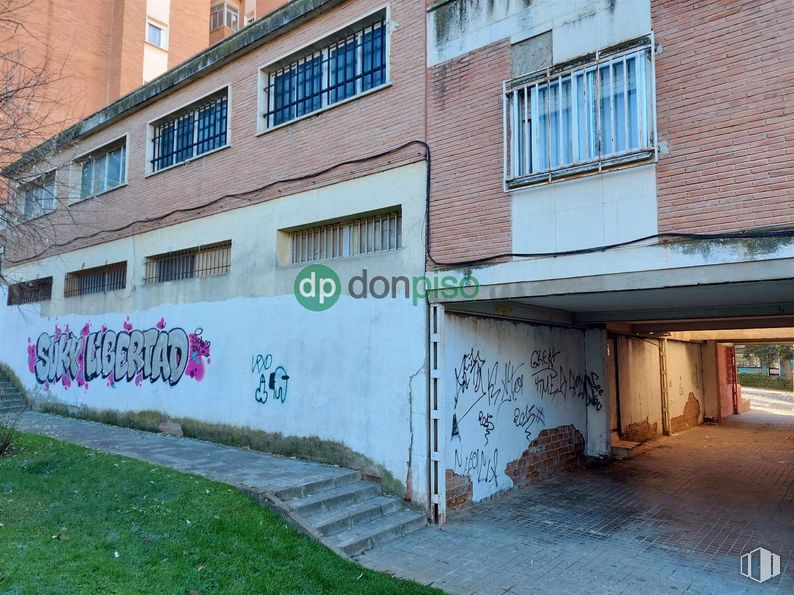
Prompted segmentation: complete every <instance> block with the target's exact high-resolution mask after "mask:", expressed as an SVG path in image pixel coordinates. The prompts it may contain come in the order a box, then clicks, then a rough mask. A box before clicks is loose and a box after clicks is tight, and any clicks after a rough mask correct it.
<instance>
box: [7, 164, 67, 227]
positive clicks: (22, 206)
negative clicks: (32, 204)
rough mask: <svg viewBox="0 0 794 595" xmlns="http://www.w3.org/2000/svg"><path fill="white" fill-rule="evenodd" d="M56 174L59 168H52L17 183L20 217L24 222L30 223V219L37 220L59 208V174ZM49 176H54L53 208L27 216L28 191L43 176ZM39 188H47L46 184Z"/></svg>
mask: <svg viewBox="0 0 794 595" xmlns="http://www.w3.org/2000/svg"><path fill="white" fill-rule="evenodd" d="M56 174H57V169H51V170H50V171H48V172H44V173H40V174H36V175H35V176H33V177H31V179H30V180H28V181H26V182H20V183H19V184H18V185H17V187H16V196H17V198H16V200H17V208H18V209H19V219H20V220H21V221H22V222H23V223H28V222H30V221H35V220H36V219H40V218H41V217H45V216H46V215H49V214H50V213H53V212H55V210H56V209H57V208H58V176H57V175H56ZM48 176H52V182H51V183H52V191H51V194H52V208H51V209H50V210H48V211H46V210H42V212H41V213H38V214H36V215H33V216H32V217H27V216H26V215H25V212H26V210H27V209H26V205H27V192H28V190H29V188H30V187H32V186H34V185H35V184H36V183H37V181H38V180H40V179H42V178H45V177H48ZM47 185H49V183H48V184H47ZM39 189H41V190H46V186H39Z"/></svg>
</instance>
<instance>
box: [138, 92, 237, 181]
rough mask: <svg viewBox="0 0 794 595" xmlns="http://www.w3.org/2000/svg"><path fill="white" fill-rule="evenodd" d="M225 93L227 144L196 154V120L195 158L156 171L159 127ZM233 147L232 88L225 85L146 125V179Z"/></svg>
mask: <svg viewBox="0 0 794 595" xmlns="http://www.w3.org/2000/svg"><path fill="white" fill-rule="evenodd" d="M223 93H225V94H226V142H225V143H224V144H223V145H220V146H218V147H215V148H213V149H210V150H209V151H206V152H204V153H200V154H196V153H195V147H196V146H197V139H196V136H197V129H196V128H195V120H194V130H193V145H192V147H193V150H194V151H193V156H192V157H188V158H187V159H185V160H183V161H175V162H174V163H171V164H170V165H166V166H164V167H161V168H160V169H154V164H153V160H154V148H153V146H152V143H153V141H154V136H155V130H156V129H157V127H158V126H160V125H162V124H164V123H165V122H167V121H169V120H176V119H178V118H180V117H182V116H184V115H186V114H188V113H189V112H191V111H193V112H196V111H197V110H196V108H198V107H200V106H201V105H202V104H205V103H207V102H209V101H210V100H211V99H212V98H213V97H214V96H216V95H217V96H221V95H223ZM231 146H232V86H231V85H229V84H226V85H223V86H221V87H218V88H217V89H215V90H213V91H210V92H209V93H206V94H205V95H202V96H201V97H200V98H199V99H197V100H192V101H187V102H185V103H184V104H182V105H181V106H179V107H177V108H176V109H173V110H171V111H170V112H168V113H167V114H165V115H163V116H159V117H157V118H155V119H153V120H150V121H149V122H147V123H146V155H145V159H146V163H145V168H144V171H145V174H144V177H147V178H148V177H149V176H154V175H157V174H159V173H162V172H164V171H168V170H171V169H174V168H175V167H180V166H182V165H187V164H188V163H191V162H193V161H195V160H197V159H203V158H204V157H207V156H208V155H212V154H213V153H217V152H218V151H222V150H224V149H228V148H229V147H231ZM174 153H175V154H176V153H177V151H176V150H175V151H174Z"/></svg>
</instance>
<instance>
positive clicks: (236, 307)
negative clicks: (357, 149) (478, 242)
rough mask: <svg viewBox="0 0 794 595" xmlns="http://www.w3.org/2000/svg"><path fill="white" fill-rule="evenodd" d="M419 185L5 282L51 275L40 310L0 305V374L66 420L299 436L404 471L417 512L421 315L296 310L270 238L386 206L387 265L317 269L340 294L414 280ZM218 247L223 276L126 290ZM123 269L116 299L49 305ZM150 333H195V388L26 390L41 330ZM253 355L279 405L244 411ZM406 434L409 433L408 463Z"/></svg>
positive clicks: (109, 251) (221, 220)
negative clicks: (222, 249) (168, 255)
mask: <svg viewBox="0 0 794 595" xmlns="http://www.w3.org/2000/svg"><path fill="white" fill-rule="evenodd" d="M424 171H425V170H424V165H423V164H415V165H409V166H404V167H401V168H397V169H393V170H390V171H387V172H383V173H381V174H375V175H372V176H367V177H365V178H359V179H356V180H351V181H348V182H343V183H340V184H336V185H333V186H329V187H326V188H322V189H317V190H314V191H311V192H306V193H302V194H298V195H294V196H290V197H285V198H281V199H278V200H274V201H270V202H267V203H262V204H259V205H255V206H250V207H245V208H242V209H236V210H232V211H227V212H224V213H221V214H218V215H213V216H210V217H206V218H203V219H199V220H195V221H192V222H189V223H185V224H180V225H174V226H171V227H167V228H163V229H160V230H158V231H155V232H151V233H146V234H141V235H139V236H137V237H135V238H128V239H124V240H118V241H115V242H109V243H107V244H103V245H100V246H96V247H92V248H87V249H84V250H77V251H74V252H69V253H66V254H63V255H61V256H59V257H56V258H49V259H46V260H42V261H39V262H38V263H35V264H31V265H26V266H24V267H18V268H17V269H13V270H10V271H8V275H9V277H10V278H12V279H31V278H35V277H37V276H47V275H53V277H54V287H53V299H52V300H51V302H47V303H44V304H43V305H42V306H41V307H40V306H39V305H28V306H22V307H8V306H6V305H5V302H6V296H5V294H3V295H2V296H0V299H2V302H1V303H2V305H0V328H2V329H3V338H2V341H0V361H4V362H7V363H8V364H9V365H11V366H12V368H13V369H14V370H15V371H16V373H17V374H18V375H19V376H20V378H21V379H22V381H23V382H24V383H25V385H26V386H27V387H28V388H29V389H31V390H34V391H37V392H38V394H40V395H41V396H43V397H46V398H48V399H54V400H57V401H59V402H62V403H66V404H69V405H76V406H86V407H91V408H97V409H115V410H118V411H136V410H146V409H153V410H157V411H161V412H163V413H164V414H166V415H169V416H174V417H190V418H194V419H198V420H202V421H205V422H211V423H225V424H232V425H236V426H245V427H250V428H254V429H258V430H265V431H272V432H281V433H283V434H284V435H296V436H311V435H315V436H319V437H321V438H323V439H327V440H336V441H339V442H342V443H344V444H345V445H346V446H348V447H349V448H351V449H353V450H355V451H357V452H360V453H363V454H365V455H367V456H369V457H370V458H371V459H373V460H374V461H375V462H376V463H380V464H382V465H384V466H385V467H386V468H387V469H388V470H389V471H390V472H391V473H392V474H393V475H394V476H395V477H396V478H398V479H399V480H401V481H402V482H405V480H406V476H407V472H408V464H409V460H411V461H412V476H413V486H412V487H413V496H414V499H415V501H417V502H418V503H422V502H424V500H425V498H426V483H427V475H426V465H427V456H426V455H427V453H426V442H425V440H424V439H423V438H422V436H423V434H424V429H425V428H426V424H427V419H426V410H427V403H426V394H425V393H426V391H425V390H424V387H425V383H426V378H425V376H424V374H425V368H424V366H425V358H426V331H425V324H426V311H425V308H426V306H425V304H424V303H423V301H421V300H420V301H419V304H418V305H413V303H412V301H411V300H408V299H405V298H398V299H391V298H389V299H382V300H375V299H371V298H370V299H353V298H352V297H350V296H349V295H346V291H345V292H344V293H343V295H342V296H341V298H340V299H339V301H338V302H337V303H336V304H335V305H334V306H333V307H332V308H331V309H329V310H326V311H323V312H312V311H309V310H306V309H304V308H303V307H302V306H301V305H299V303H298V302H297V300H296V299H295V297H294V294H293V283H294V280H295V276H296V274H297V273H298V272H299V271H300V270H301V269H302V268H303V267H302V266H292V265H289V266H282V265H279V264H278V259H277V249H278V245H279V234H281V233H283V232H280V231H279V230H281V229H283V228H285V227H291V226H295V225H301V224H308V223H311V222H315V221H324V220H328V219H332V218H336V217H344V216H348V215H352V214H355V213H357V212H362V211H368V210H371V209H378V208H384V207H393V206H401V207H402V213H403V246H404V247H403V248H402V249H401V250H398V251H394V252H392V253H389V254H381V255H377V254H376V255H371V256H369V257H357V258H349V259H344V260H339V261H327V262H326V264H328V265H330V266H332V267H333V268H334V269H335V270H336V272H337V273H338V274H339V276H340V278H341V280H342V283H343V284H345V283H346V282H347V280H348V279H349V278H350V277H351V276H352V275H353V274H358V273H360V272H361V270H362V268H364V267H366V268H367V269H368V270H369V273H370V276H372V275H376V274H380V275H386V276H392V275H409V276H410V275H421V274H423V271H424V252H423V247H422V239H423V235H422V230H423V215H424V179H425V173H424ZM230 238H231V239H232V241H233V243H232V264H231V272H230V273H229V274H228V275H223V276H218V277H207V278H197V279H186V280H182V281H174V282H169V283H162V284H156V285H144V284H143V283H142V278H143V271H144V268H143V267H144V259H145V257H146V256H147V255H153V254H158V253H162V252H165V251H169V250H176V249H182V248H189V247H192V246H196V245H199V244H205V243H212V242H216V241H223V240H227V239H230ZM282 241H283V238H282ZM125 259H126V260H127V261H128V279H127V287H126V289H124V290H122V291H119V292H117V293H116V294H108V295H93V296H82V297H73V298H64V297H63V286H64V279H63V277H64V274H65V272H67V271H72V270H78V269H80V268H81V267H83V266H86V267H93V266H98V265H101V264H104V263H106V262H107V263H110V262H116V261H119V260H125ZM161 319H162V320H163V321H164V324H165V329H164V330H166V331H168V330H169V329H174V328H176V327H181V328H182V329H184V330H185V331H186V332H187V333H193V332H194V331H196V329H201V338H202V339H203V340H205V341H209V342H210V346H209V351H210V355H209V357H202V358H200V364H201V365H202V366H203V368H204V372H205V374H204V378H203V379H202V380H200V381H199V380H197V379H196V378H192V377H188V375H187V373H186V374H185V375H184V376H182V377H181V379H179V381H178V382H177V383H176V384H175V385H174V386H170V385H169V384H168V383H165V382H162V381H159V380H158V381H156V382H150V381H149V380H148V379H146V378H143V379H142V382H140V383H137V382H136V381H135V380H132V381H130V382H127V381H126V380H120V381H116V382H115V383H112V384H111V383H109V382H108V380H107V379H103V378H101V377H100V378H96V379H94V380H93V381H91V382H89V383H88V385H87V387H78V386H77V382H72V384H71V386H70V387H69V388H67V387H66V386H64V383H63V381H61V382H53V383H47V384H41V383H39V382H37V380H36V377H35V375H34V373H32V372H31V370H30V367H29V360H28V345H29V341H30V344H32V345H35V343H36V341H37V338H38V337H39V335H40V334H41V333H49V334H52V333H53V332H54V331H55V328H56V325H57V327H59V328H60V329H62V330H65V329H66V327H67V325H68V327H69V329H70V330H71V331H73V332H74V333H79V331H80V329H82V328H83V327H84V326H85V325H86V324H87V323H89V324H90V329H89V330H90V331H92V332H93V331H98V330H100V329H101V327H102V325H105V326H106V327H107V328H108V329H109V330H112V331H121V330H123V327H124V325H125V323H126V324H129V325H132V328H133V329H138V330H144V329H150V328H153V327H155V325H156V324H157V323H158V322H159V321H160V320H161ZM259 355H262V356H264V357H267V356H268V355H270V356H271V358H270V360H269V362H270V366H269V367H268V369H267V370H264V372H265V375H266V378H268V379H269V374H270V373H272V372H274V371H275V370H276V367H277V366H282V367H283V369H284V370H285V371H286V374H287V375H288V377H289V378H288V381H287V382H286V383H284V384H285V387H286V394H285V395H284V393H283V392H282V395H283V396H284V399H283V402H282V400H280V399H276V398H275V396H274V395H273V394H272V393H273V391H270V390H268V392H269V398H268V400H267V402H265V403H261V402H257V400H256V398H255V397H256V391H257V388H259V387H260V371H259V370H256V361H257V356H259ZM34 363H35V360H34ZM252 364H253V365H252ZM252 367H253V370H252ZM279 373H280V372H279ZM411 377H413V380H410V379H411ZM409 381H410V382H411V384H410V386H409ZM277 384H279V385H280V384H281V383H280V382H277ZM277 388H278V386H277ZM259 395H260V397H262V396H263V393H262V392H260V393H259ZM414 428H415V429H416V430H415V431H416V432H417V433H418V434H417V438H416V439H415V441H414V442H413V444H414V446H415V448H416V451H415V452H414V453H413V457H411V456H410V453H409V447H410V445H411V432H412V430H413V429H414Z"/></svg>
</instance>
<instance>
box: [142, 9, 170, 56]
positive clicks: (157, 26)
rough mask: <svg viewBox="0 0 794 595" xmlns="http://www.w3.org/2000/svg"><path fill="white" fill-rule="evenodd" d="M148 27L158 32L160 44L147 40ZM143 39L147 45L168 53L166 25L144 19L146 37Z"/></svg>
mask: <svg viewBox="0 0 794 595" xmlns="http://www.w3.org/2000/svg"><path fill="white" fill-rule="evenodd" d="M149 27H154V28H155V29H159V30H160V41H161V43H159V44H158V43H155V42H153V41H151V40H150V39H149ZM144 39H145V40H146V43H148V44H149V45H151V46H154V47H156V48H158V49H161V50H164V51H168V25H166V24H165V23H161V22H160V21H158V20H156V19H153V18H151V17H146V36H145V38H144Z"/></svg>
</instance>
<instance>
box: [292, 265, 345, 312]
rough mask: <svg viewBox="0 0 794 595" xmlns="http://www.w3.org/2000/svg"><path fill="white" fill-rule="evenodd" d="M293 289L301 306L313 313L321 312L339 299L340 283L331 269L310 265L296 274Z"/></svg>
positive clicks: (337, 276)
mask: <svg viewBox="0 0 794 595" xmlns="http://www.w3.org/2000/svg"><path fill="white" fill-rule="evenodd" d="M293 289H294V291H295V298H296V299H297V300H298V302H299V303H300V305H301V306H303V307H304V308H306V309H307V310H312V311H313V312H321V311H323V310H327V309H328V308H330V307H331V306H333V305H334V304H335V303H336V301H337V300H338V299H339V294H340V293H341V291H342V283H341V282H340V281H339V275H337V274H336V271H334V270H333V269H332V268H331V267H328V266H325V265H324V264H312V265H309V266H307V267H306V268H304V269H302V270H301V272H300V273H298V276H297V277H295V285H294V287H293Z"/></svg>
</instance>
